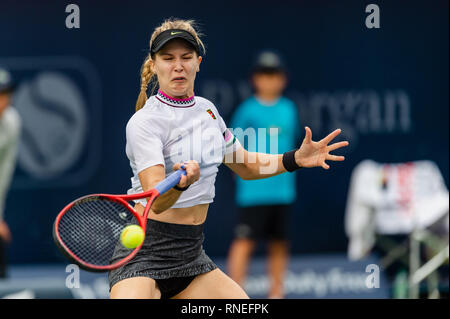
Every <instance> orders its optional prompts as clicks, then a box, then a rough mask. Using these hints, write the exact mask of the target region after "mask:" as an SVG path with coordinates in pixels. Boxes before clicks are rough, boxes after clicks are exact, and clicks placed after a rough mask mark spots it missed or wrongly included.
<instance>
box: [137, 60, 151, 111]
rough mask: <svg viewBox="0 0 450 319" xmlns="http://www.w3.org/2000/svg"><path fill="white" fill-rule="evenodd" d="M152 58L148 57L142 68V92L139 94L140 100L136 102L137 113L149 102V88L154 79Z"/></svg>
mask: <svg viewBox="0 0 450 319" xmlns="http://www.w3.org/2000/svg"><path fill="white" fill-rule="evenodd" d="M151 59H152V58H151V56H150V55H148V56H147V58H146V59H145V61H144V64H142V67H141V90H140V92H139V96H138V99H137V101H136V112H137V111H139V110H140V109H142V107H143V106H144V104H145V102H146V101H147V88H148V84H149V83H150V81H151V79H152V78H153V77H154V74H153V72H152V69H151V67H150V61H151Z"/></svg>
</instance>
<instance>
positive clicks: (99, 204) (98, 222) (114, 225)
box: [58, 197, 133, 266]
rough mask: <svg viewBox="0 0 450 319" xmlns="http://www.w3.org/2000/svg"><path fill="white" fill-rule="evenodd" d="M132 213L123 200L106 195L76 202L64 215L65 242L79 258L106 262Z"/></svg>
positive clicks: (63, 230)
mask: <svg viewBox="0 0 450 319" xmlns="http://www.w3.org/2000/svg"><path fill="white" fill-rule="evenodd" d="M132 217H133V215H132V214H131V212H130V211H129V210H128V209H127V208H126V207H124V205H123V204H121V203H118V202H116V201H113V200H111V199H108V198H104V197H88V198H84V199H82V200H80V201H79V202H77V203H75V204H74V205H73V206H72V207H71V208H70V209H69V210H68V211H67V212H66V213H65V214H64V215H63V216H62V217H61V220H60V222H59V225H58V231H59V234H60V237H61V240H62V242H63V243H64V244H65V245H66V246H67V248H68V249H69V250H70V251H72V252H73V253H74V254H75V255H76V256H77V257H78V258H79V259H81V260H82V261H84V262H87V263H90V264H93V265H98V266H107V265H109V264H110V262H111V258H112V256H113V254H114V250H115V248H116V246H117V245H118V243H119V239H120V234H121V232H122V230H123V228H124V227H126V226H127V225H129V224H130V223H131V218H132ZM130 253H131V250H130Z"/></svg>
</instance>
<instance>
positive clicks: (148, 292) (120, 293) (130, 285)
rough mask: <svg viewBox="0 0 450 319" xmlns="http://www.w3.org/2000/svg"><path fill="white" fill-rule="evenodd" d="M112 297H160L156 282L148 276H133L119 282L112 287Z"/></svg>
mask: <svg viewBox="0 0 450 319" xmlns="http://www.w3.org/2000/svg"><path fill="white" fill-rule="evenodd" d="M110 298H111V299H159V298H161V292H160V290H159V289H158V287H157V285H156V282H155V280H154V279H152V278H148V277H132V278H127V279H123V280H121V281H119V282H117V283H116V284H115V285H114V286H112V288H111V293H110Z"/></svg>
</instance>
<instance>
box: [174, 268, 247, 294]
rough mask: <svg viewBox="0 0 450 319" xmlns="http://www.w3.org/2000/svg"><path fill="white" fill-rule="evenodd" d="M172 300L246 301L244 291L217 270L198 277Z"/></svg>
mask: <svg viewBox="0 0 450 319" xmlns="http://www.w3.org/2000/svg"><path fill="white" fill-rule="evenodd" d="M173 298H174V299H248V298H249V297H248V296H247V294H246V293H245V291H244V290H243V289H242V288H241V287H240V286H239V285H238V284H237V283H236V282H235V281H234V280H232V279H231V278H230V277H228V276H227V275H226V274H225V273H224V272H223V271H221V270H220V269H219V268H216V269H214V270H212V271H210V272H207V273H204V274H201V275H198V276H197V277H195V279H194V280H193V281H192V282H191V283H190V284H189V286H187V288H186V289H184V290H183V291H182V292H180V293H179V294H177V295H175V296H174V297H173Z"/></svg>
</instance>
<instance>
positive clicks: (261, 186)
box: [230, 97, 300, 207]
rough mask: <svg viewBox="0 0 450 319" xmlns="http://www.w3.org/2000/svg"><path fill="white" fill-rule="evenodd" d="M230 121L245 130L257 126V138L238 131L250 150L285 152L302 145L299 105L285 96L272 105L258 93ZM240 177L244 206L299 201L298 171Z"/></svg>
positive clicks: (238, 188)
mask: <svg viewBox="0 0 450 319" xmlns="http://www.w3.org/2000/svg"><path fill="white" fill-rule="evenodd" d="M230 124H231V127H232V128H233V129H234V130H235V129H236V128H241V129H242V130H244V131H245V130H246V129H250V130H251V129H254V131H255V132H256V133H257V134H256V142H252V141H251V139H250V138H242V136H239V135H237V134H235V136H236V138H238V139H239V142H240V143H241V144H242V146H243V147H244V148H245V149H246V150H247V151H249V152H262V153H268V154H282V153H284V152H287V151H290V150H292V149H296V148H298V147H299V146H300V144H299V141H300V139H299V137H300V134H299V133H300V132H299V117H298V112H297V107H296V106H295V104H294V103H293V102H292V101H291V100H289V99H287V98H285V97H281V98H279V99H278V100H277V101H275V102H274V103H273V104H271V105H268V104H266V103H264V102H262V101H260V100H259V99H258V98H256V97H251V98H249V99H247V100H246V101H244V102H243V103H242V104H240V105H239V106H238V108H237V110H236V111H235V113H234V114H233V117H232V119H231V122H230ZM258 128H265V136H263V135H262V134H261V132H258ZM270 128H278V136H277V135H276V134H273V132H272V134H271V132H270ZM264 137H265V140H266V141H265V143H264ZM277 137H278V149H274V146H275V144H274V139H275V138H277ZM271 145H272V149H271V147H270V146H271ZM236 178H237V184H236V202H237V204H238V205H239V206H241V207H247V206H255V205H277V204H292V203H293V202H294V201H295V198H296V180H295V173H283V174H280V175H277V176H273V177H269V178H264V179H258V180H247V181H245V180H243V179H241V178H240V177H239V176H237V177H236Z"/></svg>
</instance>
